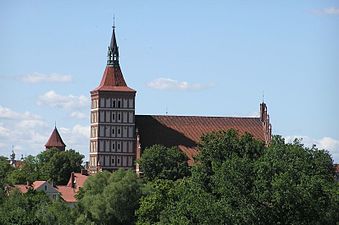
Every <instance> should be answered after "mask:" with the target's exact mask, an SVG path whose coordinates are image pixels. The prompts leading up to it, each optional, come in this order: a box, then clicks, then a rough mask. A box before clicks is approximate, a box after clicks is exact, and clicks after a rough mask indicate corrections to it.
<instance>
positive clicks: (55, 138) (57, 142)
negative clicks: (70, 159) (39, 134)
mask: <svg viewBox="0 0 339 225" xmlns="http://www.w3.org/2000/svg"><path fill="white" fill-rule="evenodd" d="M45 147H46V150H47V149H51V148H57V149H59V150H60V151H65V148H66V145H65V143H64V141H63V140H62V138H61V136H60V134H59V132H58V129H57V128H56V126H55V127H54V130H53V132H52V134H51V136H50V137H49V139H48V141H47V143H46V144H45Z"/></svg>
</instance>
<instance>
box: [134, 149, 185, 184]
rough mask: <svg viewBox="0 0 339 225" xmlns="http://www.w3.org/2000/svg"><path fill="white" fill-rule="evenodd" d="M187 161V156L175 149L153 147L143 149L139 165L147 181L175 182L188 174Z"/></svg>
mask: <svg viewBox="0 0 339 225" xmlns="http://www.w3.org/2000/svg"><path fill="white" fill-rule="evenodd" d="M187 160H188V158H187V156H186V155H185V154H184V153H183V152H181V151H180V150H178V149H177V148H174V147H173V148H166V147H164V146H161V145H154V146H152V147H150V148H146V149H145V151H144V152H143V154H142V157H141V159H140V160H139V164H140V167H141V170H142V171H143V173H144V178H145V179H147V180H154V179H169V180H177V179H180V178H183V177H185V176H188V175H189V174H190V170H189V167H188V164H187Z"/></svg>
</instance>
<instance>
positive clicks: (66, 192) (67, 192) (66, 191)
mask: <svg viewBox="0 0 339 225" xmlns="http://www.w3.org/2000/svg"><path fill="white" fill-rule="evenodd" d="M57 190H58V192H59V193H60V196H61V197H62V199H63V200H64V201H65V202H69V203H72V202H77V199H76V198H75V194H76V193H77V191H76V190H75V189H74V188H72V187H68V186H57Z"/></svg>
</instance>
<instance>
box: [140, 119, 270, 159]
mask: <svg viewBox="0 0 339 225" xmlns="http://www.w3.org/2000/svg"><path fill="white" fill-rule="evenodd" d="M136 127H137V128H138V133H139V135H140V143H141V148H142V149H145V148H147V147H150V146H152V145H154V144H161V145H164V146H166V147H172V146H178V147H179V149H180V150H181V151H183V152H184V153H185V154H186V155H187V156H188V158H189V163H192V162H193V157H194V156H195V155H196V154H197V145H198V143H199V141H200V138H201V136H202V135H204V134H206V133H210V132H213V131H221V130H225V131H226V130H229V129H231V128H233V129H235V130H237V131H238V132H239V134H244V133H245V132H248V133H250V134H252V135H253V136H254V138H256V139H259V140H262V141H265V134H264V128H263V124H262V122H261V120H260V118H259V117H253V118H252V117H204V116H155V115H153V116H152V115H136Z"/></svg>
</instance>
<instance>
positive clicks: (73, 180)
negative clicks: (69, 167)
mask: <svg viewBox="0 0 339 225" xmlns="http://www.w3.org/2000/svg"><path fill="white" fill-rule="evenodd" d="M71 183H72V184H71V185H72V188H75V177H74V172H72V173H71Z"/></svg>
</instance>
